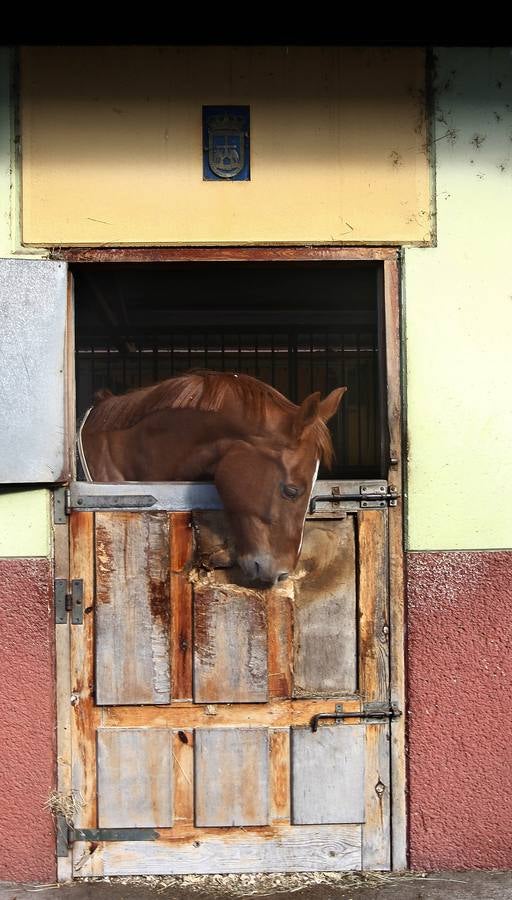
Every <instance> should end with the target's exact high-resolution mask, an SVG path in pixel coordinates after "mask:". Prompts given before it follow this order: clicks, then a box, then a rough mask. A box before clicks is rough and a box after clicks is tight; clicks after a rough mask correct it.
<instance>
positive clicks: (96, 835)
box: [57, 816, 160, 856]
mask: <svg viewBox="0 0 512 900" xmlns="http://www.w3.org/2000/svg"><path fill="white" fill-rule="evenodd" d="M159 837H160V835H159V833H158V831H155V829H154V828H75V827H74V826H73V825H68V823H67V822H66V820H65V818H64V816H57V856H67V855H68V853H69V848H70V847H71V845H72V844H74V843H75V842H76V841H156V840H158V838H159Z"/></svg>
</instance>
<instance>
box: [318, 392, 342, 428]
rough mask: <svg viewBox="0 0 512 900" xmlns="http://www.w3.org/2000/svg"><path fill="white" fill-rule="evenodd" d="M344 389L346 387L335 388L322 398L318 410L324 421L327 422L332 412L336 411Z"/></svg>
mask: <svg viewBox="0 0 512 900" xmlns="http://www.w3.org/2000/svg"><path fill="white" fill-rule="evenodd" d="M346 390H347V388H346V387H340V388H335V389H334V391H331V393H330V394H329V395H328V396H327V397H325V398H324V399H323V400H322V402H321V403H320V408H319V410H318V412H319V415H320V418H321V419H323V420H324V422H328V421H329V419H332V417H333V415H334V413H335V412H337V409H338V406H339V405H340V403H341V398H342V397H343V394H344V393H345V391H346Z"/></svg>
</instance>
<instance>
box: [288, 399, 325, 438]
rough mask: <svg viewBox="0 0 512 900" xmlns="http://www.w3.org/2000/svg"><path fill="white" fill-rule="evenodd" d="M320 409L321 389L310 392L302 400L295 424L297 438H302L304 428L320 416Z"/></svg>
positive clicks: (294, 429)
mask: <svg viewBox="0 0 512 900" xmlns="http://www.w3.org/2000/svg"><path fill="white" fill-rule="evenodd" d="M319 409H320V391H315V393H314V394H310V395H309V397H306V399H305V400H303V401H302V403H301V405H300V406H299V409H298V412H297V415H296V417H295V422H294V424H293V431H294V434H295V437H296V438H297V439H298V438H300V436H301V434H302V432H303V431H304V429H305V428H307V426H308V425H311V424H312V422H314V421H315V419H317V418H318V412H319Z"/></svg>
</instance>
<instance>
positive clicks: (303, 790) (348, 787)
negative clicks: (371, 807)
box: [291, 724, 365, 825]
mask: <svg viewBox="0 0 512 900" xmlns="http://www.w3.org/2000/svg"><path fill="white" fill-rule="evenodd" d="M364 729H365V726H364V725H352V724H351V725H323V726H321V727H320V728H319V729H318V731H316V732H312V731H311V729H310V728H293V729H292V733H291V739H292V742H291V757H292V762H291V767H292V822H293V824H294V825H320V824H331V823H340V824H342V823H348V822H364V814H365V812H364V774H365V759H364Z"/></svg>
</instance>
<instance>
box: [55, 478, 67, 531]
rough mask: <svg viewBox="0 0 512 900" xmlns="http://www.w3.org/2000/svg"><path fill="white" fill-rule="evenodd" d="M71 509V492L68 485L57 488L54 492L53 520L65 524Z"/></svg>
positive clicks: (57, 523) (56, 523) (58, 523)
mask: <svg viewBox="0 0 512 900" xmlns="http://www.w3.org/2000/svg"><path fill="white" fill-rule="evenodd" d="M70 511H71V492H70V490H69V488H68V487H65V486H64V487H58V488H55V490H54V492H53V521H54V523H55V525H65V524H66V522H67V520H68V519H67V517H68V516H69V513H70Z"/></svg>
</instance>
